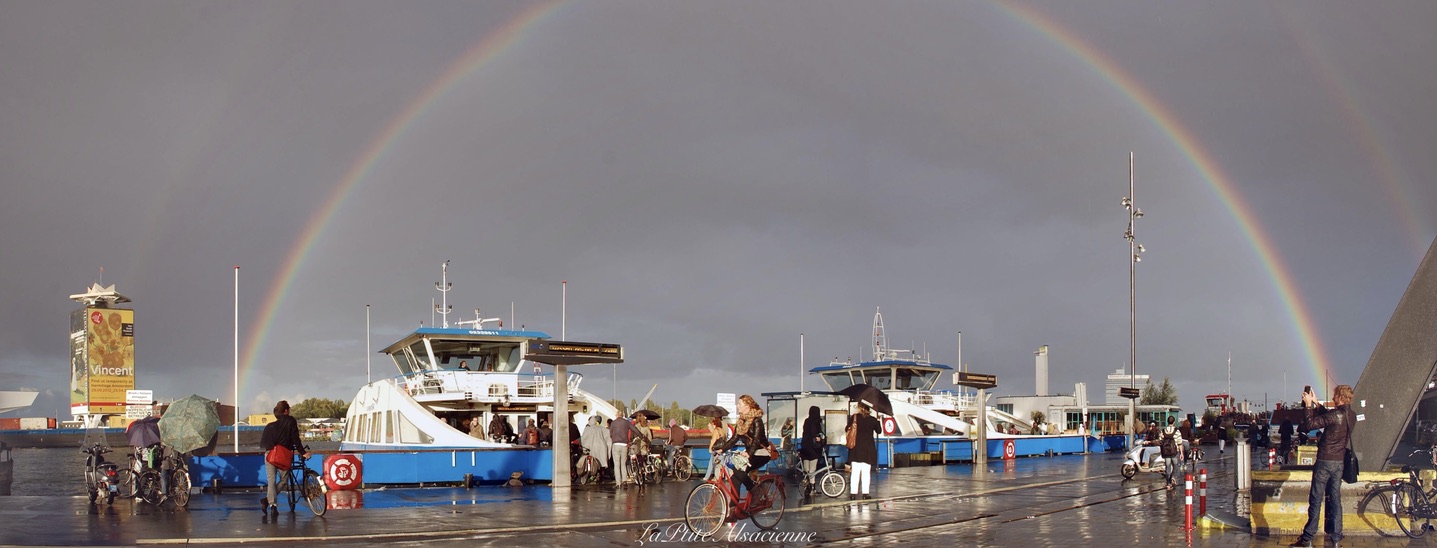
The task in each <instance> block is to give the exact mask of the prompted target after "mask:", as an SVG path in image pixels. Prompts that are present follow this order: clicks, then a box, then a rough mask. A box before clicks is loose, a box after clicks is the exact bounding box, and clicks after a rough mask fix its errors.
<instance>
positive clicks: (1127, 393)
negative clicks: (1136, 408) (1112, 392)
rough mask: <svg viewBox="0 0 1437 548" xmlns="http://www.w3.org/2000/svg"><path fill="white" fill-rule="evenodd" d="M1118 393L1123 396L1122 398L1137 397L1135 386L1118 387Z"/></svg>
mask: <svg viewBox="0 0 1437 548" xmlns="http://www.w3.org/2000/svg"><path fill="white" fill-rule="evenodd" d="M1118 395H1119V396H1121V397H1124V398H1128V399H1137V397H1138V389H1136V388H1119V389H1118Z"/></svg>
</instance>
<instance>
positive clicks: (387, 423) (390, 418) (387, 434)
mask: <svg viewBox="0 0 1437 548" xmlns="http://www.w3.org/2000/svg"><path fill="white" fill-rule="evenodd" d="M394 415H395V413H394V411H392V410H390V411H385V412H384V443H394V431H396V430H398V428H395V426H394Z"/></svg>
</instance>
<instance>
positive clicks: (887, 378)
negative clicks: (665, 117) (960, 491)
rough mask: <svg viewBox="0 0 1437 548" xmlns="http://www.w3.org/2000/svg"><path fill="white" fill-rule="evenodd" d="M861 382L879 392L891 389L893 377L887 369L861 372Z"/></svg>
mask: <svg viewBox="0 0 1437 548" xmlns="http://www.w3.org/2000/svg"><path fill="white" fill-rule="evenodd" d="M863 382H865V383H868V384H869V385H872V386H873V387H874V388H877V389H879V390H888V389H890V388H892V384H893V375H892V373H890V372H889V371H888V370H887V369H869V370H867V371H864V372H863Z"/></svg>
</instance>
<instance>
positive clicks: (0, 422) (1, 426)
mask: <svg viewBox="0 0 1437 548" xmlns="http://www.w3.org/2000/svg"><path fill="white" fill-rule="evenodd" d="M19 429H20V419H19V418H18V417H17V418H11V419H0V430H19Z"/></svg>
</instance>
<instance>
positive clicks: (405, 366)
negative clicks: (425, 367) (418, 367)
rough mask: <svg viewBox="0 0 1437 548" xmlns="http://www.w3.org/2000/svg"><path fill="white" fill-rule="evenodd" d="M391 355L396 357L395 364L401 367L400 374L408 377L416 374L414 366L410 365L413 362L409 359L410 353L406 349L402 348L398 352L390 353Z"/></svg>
mask: <svg viewBox="0 0 1437 548" xmlns="http://www.w3.org/2000/svg"><path fill="white" fill-rule="evenodd" d="M389 357H391V358H394V365H396V366H398V367H399V374H401V375H404V376H406V377H407V376H409V375H412V374H414V367H413V366H412V365H410V363H411V362H410V361H409V354H408V351H407V350H406V349H400V350H399V351H398V352H395V353H393V354H390V355H389Z"/></svg>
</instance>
